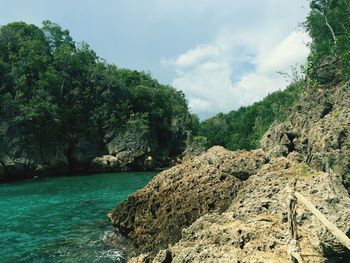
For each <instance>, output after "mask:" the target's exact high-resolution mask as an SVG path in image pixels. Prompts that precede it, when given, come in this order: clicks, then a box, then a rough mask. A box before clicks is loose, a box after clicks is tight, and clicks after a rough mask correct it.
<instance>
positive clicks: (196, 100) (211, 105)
mask: <svg viewBox="0 0 350 263" xmlns="http://www.w3.org/2000/svg"><path fill="white" fill-rule="evenodd" d="M225 35H226V37H222V36H223V35H222V34H220V35H219V37H218V38H217V39H216V40H215V41H213V43H207V44H201V45H198V46H197V47H195V48H192V49H190V50H188V51H187V52H184V53H183V54H180V55H179V56H177V57H176V58H173V59H170V60H167V63H168V65H171V66H172V67H173V68H174V69H175V70H176V72H177V77H176V78H175V79H174V80H173V83H172V84H173V86H174V87H176V88H178V89H180V90H182V91H184V93H185V94H186V96H187V98H188V101H189V105H190V107H191V109H192V111H193V112H195V113H197V114H199V116H201V117H202V118H205V117H208V116H212V115H214V114H216V113H218V112H228V111H230V110H232V109H237V108H238V107H240V106H246V105H249V104H251V103H253V102H255V101H257V100H260V99H262V98H263V97H265V96H266V95H267V94H268V93H271V92H273V91H276V90H279V89H283V88H285V86H286V81H285V79H283V77H282V76H280V75H278V74H277V71H284V72H287V73H288V72H290V70H291V68H290V66H293V65H296V64H299V65H301V64H303V63H304V61H305V59H306V57H307V54H308V48H307V46H306V45H305V42H307V41H308V40H309V37H308V36H307V34H305V33H302V32H296V31H294V32H291V33H290V34H289V35H288V36H287V37H285V38H284V39H282V40H281V41H280V42H279V43H277V44H274V43H270V45H267V44H266V42H265V43H261V44H262V45H263V46H264V48H261V46H259V42H256V40H254V38H255V37H257V36H254V35H252V34H246V33H243V34H241V33H239V35H237V34H236V35H235V34H231V35H230V34H228V33H227V32H226V34H225ZM237 37H238V38H237ZM236 39H239V40H240V41H239V42H238V41H235V40H236ZM272 42H274V41H272ZM254 44H255V45H254ZM273 44H274V45H273ZM250 53H251V55H247V54H250ZM233 77H234V78H235V79H236V80H235V81H234V80H233Z"/></svg>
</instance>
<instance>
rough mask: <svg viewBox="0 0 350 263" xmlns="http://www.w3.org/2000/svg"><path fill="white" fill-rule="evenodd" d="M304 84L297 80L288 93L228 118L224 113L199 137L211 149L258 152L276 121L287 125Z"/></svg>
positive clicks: (206, 125)
mask: <svg viewBox="0 0 350 263" xmlns="http://www.w3.org/2000/svg"><path fill="white" fill-rule="evenodd" d="M303 87H304V81H302V80H297V81H295V82H293V83H292V84H291V85H290V86H289V87H288V88H287V89H285V90H283V91H276V92H274V93H271V94H270V95H268V96H267V97H266V98H264V99H263V100H262V101H259V102H255V103H254V104H253V105H251V106H247V107H241V108H239V109H238V110H234V111H231V112H229V113H228V114H223V113H220V114H218V115H216V116H215V117H213V118H210V119H208V120H206V121H203V122H201V123H200V125H199V128H198V132H197V133H198V135H200V136H204V137H206V138H207V144H208V146H209V147H210V146H213V145H221V146H224V147H225V148H227V149H230V150H238V149H247V150H250V149H255V148H258V147H259V142H260V139H261V138H262V136H263V135H264V134H265V132H266V131H267V130H268V128H269V127H270V125H271V124H272V123H273V122H274V121H283V120H284V119H285V118H286V117H287V115H288V112H289V109H290V108H291V107H292V105H293V104H294V103H295V102H296V101H297V99H298V96H299V94H300V92H301V90H302V89H303Z"/></svg>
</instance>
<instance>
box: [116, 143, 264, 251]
mask: <svg viewBox="0 0 350 263" xmlns="http://www.w3.org/2000/svg"><path fill="white" fill-rule="evenodd" d="M267 161H268V160H267V158H266V157H265V155H264V154H263V152H262V151H252V152H248V151H241V152H231V151H228V150H226V149H224V148H223V147H218V146H217V147H213V148H211V149H209V150H208V151H207V152H206V153H203V154H202V155H200V156H198V157H194V158H192V159H191V160H188V161H185V162H184V163H182V164H180V165H178V166H176V167H173V168H171V169H169V170H166V171H164V172H162V173H160V174H159V175H158V176H156V177H155V178H154V179H153V180H152V181H151V182H150V183H149V184H148V185H147V186H146V187H145V188H143V189H141V190H140V191H138V192H136V193H135V194H134V195H131V196H129V198H128V199H127V200H126V201H124V202H122V203H121V204H119V205H118V206H117V208H116V209H114V210H113V211H112V212H111V213H109V218H110V220H111V222H112V224H113V227H114V229H115V231H116V232H117V233H120V234H122V235H124V236H127V237H128V238H130V239H131V240H132V241H133V242H134V244H135V247H136V248H137V250H138V251H139V252H140V253H145V252H156V251H158V250H159V249H165V248H166V247H167V245H168V244H174V243H175V242H177V241H178V240H179V239H180V238H181V230H182V229H183V228H184V227H188V226H189V225H191V224H192V223H193V222H194V221H195V220H196V219H197V218H199V217H200V216H202V215H204V214H206V213H209V212H213V211H217V212H223V211H225V210H226V209H227V208H228V207H229V205H230V203H231V200H232V199H233V198H234V197H235V196H236V194H237V192H238V190H239V189H240V188H241V186H242V184H243V180H246V179H247V178H248V177H249V176H251V175H253V174H254V173H256V172H257V171H258V169H259V168H260V167H261V166H262V165H263V164H265V163H266V162H267Z"/></svg>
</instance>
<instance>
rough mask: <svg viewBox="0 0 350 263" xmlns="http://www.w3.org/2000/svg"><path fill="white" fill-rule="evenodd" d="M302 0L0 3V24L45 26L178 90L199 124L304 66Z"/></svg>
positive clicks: (242, 103) (248, 101)
mask: <svg viewBox="0 0 350 263" xmlns="http://www.w3.org/2000/svg"><path fill="white" fill-rule="evenodd" d="M308 12H309V9H308V1H307V0H241V1H238V0H59V1H57V0H30V1H29V0H0V25H5V24H7V23H10V22H14V21H24V22H27V23H32V24H35V25H38V26H40V25H41V23H42V21H44V20H50V21H52V22H55V23H58V24H59V25H60V26H61V27H62V28H64V29H68V30H69V31H70V33H71V35H72V36H73V38H74V39H75V40H76V41H77V42H80V41H85V42H87V43H88V44H89V45H90V47H91V48H92V49H93V50H94V51H95V52H96V53H97V55H98V56H99V57H101V58H104V59H105V60H106V61H107V62H109V63H113V64H116V65H117V66H119V67H127V68H131V69H136V70H144V71H149V72H150V73H151V75H152V76H153V77H154V78H155V79H157V80H158V81H159V82H160V83H162V84H169V85H172V86H173V87H175V88H176V89H178V90H182V91H183V92H184V93H185V95H186V99H187V101H188V103H189V106H190V109H191V111H192V112H194V113H196V114H198V116H199V117H200V118H201V119H206V118H209V117H211V116H213V115H215V114H217V113H219V112H224V113H226V112H229V111H231V110H235V109H238V108H239V107H241V106H247V105H250V104H252V103H253V102H255V101H258V100H261V99H262V98H264V97H265V96H266V95H267V94H269V93H271V92H273V91H276V90H279V89H284V88H285V87H286V85H287V83H288V79H286V78H285V77H283V76H282V75H281V74H278V72H281V71H282V72H286V73H290V72H291V67H295V66H297V65H302V64H303V63H305V60H306V57H307V55H308V52H309V50H308V47H307V43H309V42H310V39H309V37H308V35H307V34H306V33H305V32H304V31H303V28H302V26H300V24H301V23H302V22H303V21H304V20H305V17H306V15H307V14H308Z"/></svg>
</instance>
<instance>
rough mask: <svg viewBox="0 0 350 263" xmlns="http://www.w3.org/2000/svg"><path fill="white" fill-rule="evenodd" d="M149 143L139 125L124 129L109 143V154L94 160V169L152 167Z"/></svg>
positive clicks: (138, 168)
mask: <svg viewBox="0 0 350 263" xmlns="http://www.w3.org/2000/svg"><path fill="white" fill-rule="evenodd" d="M148 145H149V143H148V141H147V140H146V138H145V136H144V135H143V134H142V133H140V132H138V131H137V127H134V128H133V129H130V130H127V131H124V132H122V133H120V134H118V135H117V136H116V137H115V138H114V139H113V140H112V141H111V142H110V143H108V145H107V150H108V155H103V156H100V157H96V158H94V159H93V160H92V162H91V166H92V169H93V170H94V171H96V172H110V171H126V170H147V169H150V168H152V156H151V153H150V149H149V146H148Z"/></svg>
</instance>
